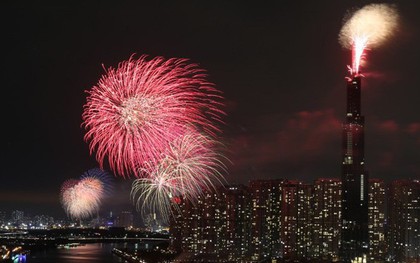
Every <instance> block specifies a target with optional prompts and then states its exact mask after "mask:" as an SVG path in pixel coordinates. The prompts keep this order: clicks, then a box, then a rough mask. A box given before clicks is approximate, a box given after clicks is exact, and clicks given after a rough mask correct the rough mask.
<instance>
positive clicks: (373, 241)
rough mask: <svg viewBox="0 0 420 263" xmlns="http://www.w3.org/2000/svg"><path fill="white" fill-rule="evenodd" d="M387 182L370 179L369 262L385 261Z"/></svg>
mask: <svg viewBox="0 0 420 263" xmlns="http://www.w3.org/2000/svg"><path fill="white" fill-rule="evenodd" d="M385 188H386V187H385V182H384V181H383V180H380V179H369V214H368V215H369V257H368V258H369V262H384V260H385V256H386V248H387V247H386V240H385V210H386V204H385Z"/></svg>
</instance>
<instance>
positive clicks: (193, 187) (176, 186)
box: [131, 131, 225, 221]
mask: <svg viewBox="0 0 420 263" xmlns="http://www.w3.org/2000/svg"><path fill="white" fill-rule="evenodd" d="M217 146H218V145H217V143H216V142H215V141H214V140H213V139H211V138H209V137H207V136H204V135H202V134H199V133H197V132H192V131H189V132H188V133H186V135H183V136H180V137H179V138H177V139H175V140H174V141H173V142H172V143H171V144H170V147H169V148H168V149H167V151H166V152H165V154H164V157H163V158H162V159H161V160H160V162H159V163H158V164H157V165H155V164H150V163H148V164H146V165H145V168H144V170H145V173H146V174H148V175H149V177H148V178H140V179H137V180H135V181H134V183H133V187H132V190H131V197H132V199H133V201H134V202H135V203H136V207H137V209H138V210H140V211H141V213H142V214H145V213H147V212H152V213H158V214H160V215H161V216H162V218H163V219H164V220H165V221H168V218H169V215H170V214H171V211H172V208H173V207H175V208H176V207H177V204H176V202H174V200H175V199H176V198H179V197H181V198H182V199H184V200H189V201H193V202H194V200H195V199H196V198H197V197H198V196H199V195H201V194H203V193H204V191H206V190H211V189H213V190H215V184H216V183H221V182H223V180H224V179H223V175H222V173H221V172H222V171H224V170H225V166H224V164H223V162H222V161H221V159H222V158H224V157H223V156H221V155H220V154H218V153H217V152H216V150H215V149H217V148H218V147H217Z"/></svg>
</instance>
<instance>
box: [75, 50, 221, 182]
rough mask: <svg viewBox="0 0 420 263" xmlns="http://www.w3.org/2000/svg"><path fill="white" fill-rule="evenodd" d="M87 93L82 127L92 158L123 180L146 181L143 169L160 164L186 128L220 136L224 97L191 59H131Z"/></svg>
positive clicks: (144, 57)
mask: <svg viewBox="0 0 420 263" xmlns="http://www.w3.org/2000/svg"><path fill="white" fill-rule="evenodd" d="M87 93H88V94H89V96H88V98H87V103H86V104H85V106H84V112H83V125H84V127H85V128H86V130H87V133H86V135H85V140H86V141H88V142H89V148H90V152H91V154H92V153H93V152H96V159H97V161H98V162H99V164H100V166H101V167H103V166H104V162H105V161H106V159H107V160H108V163H109V166H110V168H111V170H112V171H114V172H116V173H117V174H119V175H121V176H123V177H126V176H130V175H131V174H132V175H134V176H135V177H141V167H142V166H143V165H144V163H145V162H150V161H152V162H156V161H158V160H159V158H160V155H161V153H162V152H163V151H164V149H166V148H167V147H168V144H169V142H171V141H172V140H173V139H174V138H177V137H178V136H179V135H181V134H183V133H184V132H185V127H186V126H192V127H194V129H198V130H200V131H203V132H205V133H208V134H210V135H212V136H214V135H216V134H217V133H218V132H219V129H218V128H217V124H218V123H220V122H221V117H222V116H223V115H224V112H223V111H222V110H220V106H221V105H222V103H221V101H222V96H221V93H220V92H219V91H218V90H216V89H215V88H214V85H213V84H212V83H210V82H208V81H207V80H206V74H205V71H204V70H203V69H201V68H199V67H198V65H196V64H190V63H188V60H187V59H175V58H172V59H168V60H166V59H164V58H162V57H156V58H153V59H151V60H146V56H141V57H140V58H139V59H134V58H133V57H131V58H130V59H129V60H128V61H123V62H121V63H120V64H119V65H118V67H117V68H116V69H115V68H109V69H108V70H106V74H105V75H103V76H102V77H101V79H100V80H99V82H98V84H97V85H96V86H94V87H93V88H92V89H91V90H89V91H87Z"/></svg>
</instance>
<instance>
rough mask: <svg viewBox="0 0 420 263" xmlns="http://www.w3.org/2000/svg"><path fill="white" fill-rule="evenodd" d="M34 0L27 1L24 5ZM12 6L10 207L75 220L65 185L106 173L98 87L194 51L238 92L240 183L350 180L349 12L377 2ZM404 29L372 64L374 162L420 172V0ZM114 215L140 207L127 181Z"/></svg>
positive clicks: (231, 140)
mask: <svg viewBox="0 0 420 263" xmlns="http://www.w3.org/2000/svg"><path fill="white" fill-rule="evenodd" d="M19 2H20V1H19ZM88 2H89V3H85V4H75V3H71V4H63V3H59V2H58V1H57V2H55V3H52V4H35V3H34V4H23V3H22V2H20V3H17V4H9V5H5V4H3V5H2V8H1V12H2V14H1V20H2V21H1V29H2V30H1V32H2V41H1V42H2V51H3V52H2V53H3V54H2V70H1V74H2V78H1V79H2V84H1V87H2V92H3V95H2V103H1V107H2V113H3V114H2V138H3V140H2V147H1V181H0V210H7V211H10V210H11V209H21V210H24V211H27V212H29V213H32V214H37V213H47V214H50V215H54V216H62V217H64V216H65V213H64V210H63V209H62V208H61V206H60V203H59V190H60V187H61V184H62V183H63V182H64V181H65V180H66V179H70V178H78V177H79V176H80V175H81V174H83V172H85V171H86V170H88V169H90V168H93V167H97V166H98V164H97V162H96V160H95V158H94V157H92V156H90V154H89V149H88V144H87V143H86V142H85V141H84V140H83V136H84V134H85V131H84V129H83V127H82V126H81V123H82V117H81V116H82V111H83V105H84V104H85V102H86V96H87V94H86V93H85V90H88V89H90V88H91V87H92V86H93V85H95V84H96V83H97V81H98V80H99V78H100V77H101V75H102V74H103V73H104V69H103V66H102V65H104V67H106V68H108V67H111V66H112V67H116V66H117V64H118V62H121V61H123V60H127V59H128V58H129V57H130V56H131V55H132V54H134V53H135V54H137V55H138V56H139V55H142V54H147V55H149V56H150V57H155V56H163V57H166V58H171V57H179V58H188V59H190V61H191V62H192V63H198V64H199V65H200V67H202V68H204V69H205V70H207V73H208V75H209V77H208V79H209V80H210V81H211V82H213V83H215V85H216V87H217V88H218V89H219V90H221V91H222V92H223V94H224V97H225V98H226V109H225V110H226V113H227V116H226V118H225V124H224V125H222V126H221V128H222V130H223V134H222V138H223V142H224V143H225V144H226V145H227V146H228V147H227V149H228V152H227V153H226V155H227V157H228V158H229V159H230V160H231V162H232V164H229V167H228V168H229V169H228V173H227V174H226V179H227V181H228V182H229V183H243V184H247V183H248V181H249V180H251V179H268V178H286V179H297V180H302V181H304V182H307V183H311V182H313V180H314V179H316V178H319V177H338V178H339V177H340V176H341V166H340V158H341V124H342V122H343V121H344V117H345V100H346V97H345V95H346V94H345V91H346V90H345V87H346V86H345V79H344V77H345V76H346V75H347V74H348V72H347V68H346V65H348V64H350V63H351V61H350V60H351V52H350V51H349V50H345V49H343V48H342V47H341V46H340V45H339V43H338V40H337V38H338V33H339V31H340V28H341V26H342V20H343V17H344V16H345V14H346V12H348V11H349V10H351V9H352V8H357V7H362V6H364V5H365V4H369V3H373V2H372V1H369V2H367V1H341V0H340V1H337V0H331V1H307V2H305V3H303V2H301V1H253V3H244V1H147V2H146V1H130V2H129V3H124V4H123V3H117V2H118V1H115V3H113V4H109V3H102V2H101V1H88ZM395 3H396V5H397V8H398V11H399V14H400V18H401V19H400V26H399V30H398V32H396V34H395V35H394V36H393V37H392V38H391V39H390V41H388V42H387V43H386V44H384V45H382V46H381V47H379V48H376V49H373V50H368V52H367V63H366V64H365V65H363V67H362V72H363V73H364V75H365V78H364V79H363V80H362V82H363V83H362V89H363V92H362V114H363V115H364V116H365V118H366V135H365V140H366V147H365V156H366V165H367V169H368V170H369V173H370V177H371V178H381V179H384V180H385V181H387V182H389V181H390V180H393V179H398V178H417V179H418V178H419V177H420V164H419V161H420V160H419V159H420V158H419V157H420V116H419V113H420V99H419V98H420V66H419V63H420V37H419V35H420V34H419V33H420V15H419V11H420V3H419V2H418V1H415V0H413V1H401V2H400V3H399V2H395ZM115 181H116V193H115V195H114V196H113V198H112V200H107V202H106V206H105V207H104V208H103V211H105V210H107V209H114V210H119V209H131V208H132V205H131V204H130V202H129V190H130V187H131V180H124V179H121V178H120V177H116V178H115Z"/></svg>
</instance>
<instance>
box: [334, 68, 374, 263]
mask: <svg viewBox="0 0 420 263" xmlns="http://www.w3.org/2000/svg"><path fill="white" fill-rule="evenodd" d="M364 122H365V121H364V116H362V115H361V76H360V75H358V74H352V76H351V78H348V79H347V115H346V120H345V122H344V124H343V141H342V149H343V152H342V178H341V180H342V231H341V245H340V259H341V261H342V262H352V261H356V262H366V256H367V254H368V244H369V235H368V201H369V199H368V174H367V171H366V169H365V153H364V148H365V147H364V146H365V142H364Z"/></svg>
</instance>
